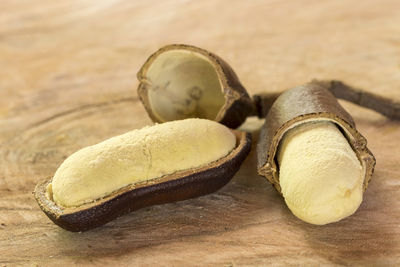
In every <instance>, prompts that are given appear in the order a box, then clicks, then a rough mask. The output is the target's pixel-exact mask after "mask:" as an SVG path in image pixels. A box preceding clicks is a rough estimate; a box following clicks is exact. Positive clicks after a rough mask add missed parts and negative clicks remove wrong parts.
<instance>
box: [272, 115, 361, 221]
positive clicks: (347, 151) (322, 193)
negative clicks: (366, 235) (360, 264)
mask: <svg viewBox="0 0 400 267" xmlns="http://www.w3.org/2000/svg"><path fill="white" fill-rule="evenodd" d="M278 163H279V169H280V170H279V183H280V186H281V188H282V194H283V196H284V198H285V201H286V204H287V205H288V207H289V209H290V210H291V211H292V212H293V214H294V215H296V216H297V217H298V218H300V219H302V220H303V221H306V222H308V223H312V224H319V225H322V224H327V223H332V222H336V221H339V220H341V219H343V218H345V217H347V216H350V215H352V214H353V213H354V212H355V211H356V210H357V209H358V207H359V206H360V204H361V201H362V195H363V181H364V179H363V169H362V166H361V164H360V161H359V160H358V159H357V156H356V154H355V153H354V151H353V149H352V148H351V146H350V144H349V143H348V141H347V139H346V138H345V137H344V136H343V134H342V133H341V132H340V131H339V129H338V128H337V127H336V125H335V124H333V123H332V122H328V121H319V122H312V123H304V124H301V125H299V126H297V127H295V128H293V129H291V130H289V131H288V132H287V133H286V134H285V135H284V138H283V139H282V141H281V144H280V147H279V151H278Z"/></svg>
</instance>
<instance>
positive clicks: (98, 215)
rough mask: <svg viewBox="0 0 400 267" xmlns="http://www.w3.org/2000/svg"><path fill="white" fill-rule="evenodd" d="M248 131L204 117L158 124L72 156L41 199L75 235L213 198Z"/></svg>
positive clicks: (44, 185) (38, 191) (41, 188)
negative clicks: (147, 210) (151, 209)
mask: <svg viewBox="0 0 400 267" xmlns="http://www.w3.org/2000/svg"><path fill="white" fill-rule="evenodd" d="M250 147H251V135H250V134H249V133H245V132H241V131H237V130H231V129H228V128H227V127H225V126H224V125H221V124H219V123H216V122H214V121H210V120H205V119H186V120H177V121H173V122H167V123H162V124H156V125H153V126H149V127H144V128H142V129H137V130H133V131H130V132H127V133H125V134H123V135H119V136H115V137H112V138H110V139H107V140H105V141H103V142H101V143H98V144H96V145H93V146H89V147H86V148H82V149H81V150H78V151H77V152H75V153H73V154H72V155H71V156H69V157H68V158H67V159H66V160H65V161H64V162H63V163H62V164H61V165H60V167H59V168H58V169H57V171H56V173H55V174H54V176H53V177H52V178H50V179H46V180H44V181H42V182H39V183H38V184H37V186H36V188H35V191H34V196H35V198H36V201H37V203H38V204H39V207H40V208H41V209H42V211H43V212H44V213H45V214H46V215H47V216H48V217H49V218H50V219H51V220H52V221H53V222H54V223H55V224H57V225H59V226H60V227H62V228H64V229H66V230H69V231H74V232H76V231H86V230H89V229H92V228H95V227H98V226H100V225H103V224H105V223H107V222H109V221H111V220H114V219H115V218H117V217H119V216H121V215H124V214H126V213H129V212H131V211H134V210H137V209H140V208H143V207H148V206H151V205H158V204H163V203H169V202H176V201H180V200H185V199H189V198H194V197H198V196H201V195H205V194H209V193H212V192H215V191H216V190H218V189H220V188H221V187H222V186H224V185H225V184H226V183H228V182H229V181H230V179H231V178H232V177H233V175H234V174H235V173H236V172H237V171H238V169H239V167H240V165H241V164H242V162H243V161H244V159H245V158H246V156H247V154H248V153H249V151H250Z"/></svg>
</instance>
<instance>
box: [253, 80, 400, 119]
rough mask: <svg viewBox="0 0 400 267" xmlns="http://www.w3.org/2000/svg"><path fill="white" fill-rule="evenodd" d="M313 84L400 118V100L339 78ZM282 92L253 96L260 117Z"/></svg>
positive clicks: (393, 117)
mask: <svg viewBox="0 0 400 267" xmlns="http://www.w3.org/2000/svg"><path fill="white" fill-rule="evenodd" d="M311 83H313V84H318V85H319V86H321V87H323V88H326V89H327V90H329V91H330V92H331V93H332V94H333V95H334V96H335V97H337V98H339V99H343V100H346V101H349V102H351V103H354V104H357V105H359V106H361V107H365V108H368V109H372V110H374V111H376V112H378V113H380V114H382V115H384V116H386V117H388V118H389V119H392V120H400V101H396V100H393V99H389V98H386V97H383V96H380V95H376V94H373V93H370V92H367V91H364V90H362V89H358V88H354V87H352V86H349V85H347V84H345V83H343V82H341V81H338V80H313V81H311ZM279 94H280V93H264V94H257V95H254V96H253V100H254V103H255V106H256V110H257V116H258V117H259V118H265V116H266V115H267V113H268V111H269V109H270V108H271V106H272V104H273V103H274V101H275V100H276V99H277V98H278V96H279Z"/></svg>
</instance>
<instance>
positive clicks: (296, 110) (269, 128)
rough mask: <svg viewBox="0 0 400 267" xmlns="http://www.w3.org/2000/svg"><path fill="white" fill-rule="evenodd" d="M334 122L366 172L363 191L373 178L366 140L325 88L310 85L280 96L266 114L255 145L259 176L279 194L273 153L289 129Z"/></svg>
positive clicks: (288, 91)
mask: <svg viewBox="0 0 400 267" xmlns="http://www.w3.org/2000/svg"><path fill="white" fill-rule="evenodd" d="M321 120H328V121H332V122H334V123H335V124H336V125H337V126H338V127H339V129H340V130H341V132H342V133H343V134H344V136H345V137H346V138H347V140H348V141H349V143H350V145H351V147H352V148H353V150H354V152H355V153H356V155H357V157H358V159H359V160H360V162H361V164H362V167H363V170H364V171H365V178H364V190H365V189H366V188H367V186H368V182H369V180H370V179H371V177H372V173H373V171H374V166H375V158H374V156H373V155H372V153H371V151H369V149H368V148H367V146H366V145H367V140H366V139H365V137H363V136H362V135H361V134H360V133H359V132H358V131H357V129H356V127H355V124H354V121H353V118H352V117H351V116H350V114H349V113H348V112H347V111H346V110H345V109H344V108H343V107H342V106H341V105H340V104H339V102H338V101H337V99H336V98H335V97H334V96H333V95H332V93H331V92H329V91H328V90H327V89H325V88H324V87H321V86H320V85H318V84H316V83H309V84H306V85H304V86H300V87H296V88H293V89H290V90H287V91H285V92H284V93H282V94H281V95H280V96H279V97H278V98H277V100H276V101H275V102H274V104H273V105H272V106H271V109H270V110H269V112H268V114H267V116H266V121H265V124H264V125H263V127H262V129H261V132H260V138H259V141H258V144H257V161H258V162H257V168H258V173H259V174H260V175H262V176H265V177H266V178H267V179H268V180H269V181H270V182H271V183H272V184H273V185H274V187H275V188H276V189H277V190H278V192H279V193H281V187H280V185H279V170H278V168H279V167H278V164H277V163H276V159H275V156H276V153H277V149H278V145H279V142H280V141H281V139H282V137H283V135H284V134H285V133H286V132H287V131H288V130H289V129H291V128H293V127H295V126H297V125H299V124H301V123H304V122H310V121H321Z"/></svg>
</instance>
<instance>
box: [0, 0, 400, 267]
mask: <svg viewBox="0 0 400 267" xmlns="http://www.w3.org/2000/svg"><path fill="white" fill-rule="evenodd" d="M0 5H1V8H0V266H15V265H30V266H71V265H72V264H76V265H102V266H134V265H138V266H253V265H254V266H265V265H275V266H287V265H303V266H317V265H352V266H399V265H400V226H399V222H400V194H399V193H400V191H399V190H400V168H399V163H400V153H399V152H400V123H399V122H394V121H389V120H387V119H386V118H384V117H383V116H381V115H378V114H377V113H375V112H372V111H369V110H366V109H363V108H360V107H357V106H354V105H352V104H348V103H344V102H342V103H343V104H344V106H345V108H346V109H347V110H349V112H350V113H351V114H352V115H353V117H354V119H355V121H356V124H357V127H358V129H359V130H360V132H361V133H362V134H363V135H365V137H366V138H367V139H368V141H369V148H370V149H371V150H372V151H373V152H374V154H375V156H376V159H377V165H376V172H375V174H374V176H373V178H372V181H371V183H370V186H369V188H368V190H367V191H366V193H365V195H364V202H363V203H362V205H361V207H360V209H359V210H358V211H357V213H355V214H354V215H353V216H351V217H349V218H347V219H345V220H343V221H341V222H339V223H334V224H330V225H326V226H313V225H310V224H306V223H303V222H302V221H300V220H298V219H296V218H295V217H294V216H293V215H292V214H291V213H290V211H289V210H288V208H287V207H286V206H285V204H284V201H283V199H282V198H281V197H280V196H279V195H278V193H277V192H275V191H274V189H273V188H272V186H271V185H270V184H269V183H268V182H267V181H266V179H265V178H262V177H260V176H258V175H257V173H256V158H255V153H254V152H255V151H254V150H253V151H252V153H251V154H250V156H249V157H248V158H247V160H246V161H245V163H244V164H243V166H242V168H241V170H240V171H239V172H238V173H237V175H236V176H235V177H234V178H233V180H232V181H231V182H230V183H229V184H228V185H227V186H225V187H224V188H223V189H222V190H220V191H218V192H217V193H214V194H211V195H207V196H203V197H199V198H197V199H192V200H187V201H183V202H179V203H171V204H166V205H160V206H153V207H149V208H145V209H142V210H139V211H137V212H134V213H131V214H129V215H126V216H124V217H121V218H119V219H117V220H115V221H113V222H111V223H109V224H107V225H105V226H104V227H100V228H98V229H95V230H92V231H89V232H85V233H70V232H67V231H64V230H62V229H60V228H58V227H57V226H56V225H54V224H53V223H52V222H50V220H49V219H48V218H47V217H45V215H44V214H43V213H42V212H41V210H40V209H39V207H38V206H37V204H36V202H35V200H34V199H33V196H32V193H31V192H32V191H33V188H34V186H35V184H36V183H37V182H38V181H39V180H41V179H44V178H46V177H51V176H52V175H53V174H54V172H55V170H56V169H57V167H58V166H59V165H60V163H61V162H62V161H63V160H64V159H65V158H66V157H67V156H68V155H70V154H71V153H72V152H74V151H76V150H77V149H79V148H82V147H84V146H87V145H91V144H94V143H97V142H99V141H102V140H104V139H106V138H108V137H111V136H114V135H118V134H121V133H124V132H126V131H129V130H131V129H135V128H140V127H142V126H145V125H149V124H151V121H150V119H149V118H148V116H147V114H146V113H145V111H144V108H143V107H142V105H141V103H140V102H139V101H138V97H137V94H136V87H137V84H138V82H137V80H136V77H135V75H136V72H137V71H138V70H139V68H140V66H141V65H142V64H143V63H144V61H145V60H146V58H147V57H148V56H149V55H150V54H151V53H152V52H154V51H155V50H156V49H158V48H159V47H161V46H163V45H166V44H169V43H187V44H192V45H196V46H199V47H202V48H205V49H208V50H210V51H212V52H214V53H216V54H217V55H219V56H221V57H222V58H224V59H225V60H226V61H228V62H229V63H230V64H231V66H232V67H233V68H234V69H235V71H236V72H237V74H238V76H239V77H240V79H241V81H242V83H243V84H244V85H245V87H246V88H247V89H248V91H249V92H250V93H251V94H254V93H260V92H265V91H283V90H284V89H287V88H290V87H293V86H296V85H300V84H303V83H305V82H307V81H309V80H311V79H312V78H318V79H340V80H344V81H345V82H347V83H349V84H351V85H354V86H356V87H358V88H365V90H368V91H370V92H374V93H377V94H381V95H385V96H387V97H390V98H396V99H400V13H399V10H400V2H399V1H397V0H393V1H374V0H366V1H348V0H334V1H317V0H304V1H277V0H270V1H232V0H226V1H212V0H206V1H170V0H169V1H155V0H149V1H120V0H102V1H72V0H68V1H50V0H42V1H28V0H19V1H13V0H5V1H1V4H0ZM260 123H262V121H258V120H256V119H252V120H250V121H249V122H247V123H246V124H245V125H244V126H243V127H244V128H245V129H248V130H252V131H254V133H255V136H256V135H257V132H258V128H259V126H260Z"/></svg>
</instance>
